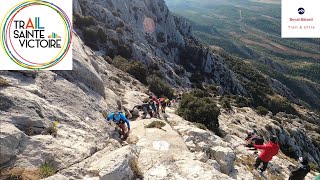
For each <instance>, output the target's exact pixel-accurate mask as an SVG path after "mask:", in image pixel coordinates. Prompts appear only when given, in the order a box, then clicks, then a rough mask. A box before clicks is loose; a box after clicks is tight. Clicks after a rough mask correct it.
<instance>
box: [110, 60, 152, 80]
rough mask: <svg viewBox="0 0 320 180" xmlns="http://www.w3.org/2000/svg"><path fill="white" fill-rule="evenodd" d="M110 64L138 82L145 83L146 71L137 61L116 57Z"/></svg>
mask: <svg viewBox="0 0 320 180" xmlns="http://www.w3.org/2000/svg"><path fill="white" fill-rule="evenodd" d="M112 64H113V65H114V66H115V67H116V68H118V69H121V70H122V71H125V72H127V73H129V74H131V75H132V76H133V77H135V78H136V79H138V80H139V81H140V82H142V83H144V84H146V83H147V79H146V77H147V70H146V68H145V66H144V65H143V64H142V63H141V62H139V61H128V60H127V59H125V58H123V57H121V56H117V57H115V58H114V59H113V61H112Z"/></svg>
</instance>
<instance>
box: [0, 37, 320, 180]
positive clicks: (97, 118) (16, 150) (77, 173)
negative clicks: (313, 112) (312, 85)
mask: <svg viewBox="0 0 320 180" xmlns="http://www.w3.org/2000/svg"><path fill="white" fill-rule="evenodd" d="M73 52H74V54H75V56H74V61H75V66H74V70H73V71H69V72H68V71H65V72H49V71H43V72H38V71H19V72H12V71H9V72H7V71H2V72H1V78H3V79H4V80H5V81H6V82H8V84H7V85H6V86H1V87H0V97H1V106H0V107H1V109H0V111H1V116H0V118H1V119H0V120H1V136H0V137H1V138H0V141H1V143H0V144H1V168H2V175H1V176H2V177H1V178H5V177H6V173H9V174H10V170H11V171H12V170H14V169H15V168H20V169H21V168H22V169H24V171H23V172H25V173H26V174H27V175H28V173H27V172H30V171H31V172H33V174H36V172H37V171H39V167H41V165H43V164H44V163H50V164H52V166H53V167H54V168H55V171H54V172H56V174H54V175H53V176H50V177H48V178H47V179H87V180H89V179H92V180H94V179H126V178H129V179H137V178H138V179H139V178H140V179H141V178H142V177H144V179H208V178H209V179H254V177H255V176H256V175H255V174H254V170H253V169H252V166H251V164H252V163H253V161H254V158H253V157H252V156H253V154H252V152H250V151H249V150H247V149H246V148H245V147H244V146H243V143H244V141H243V137H244V136H245V131H246V130H247V129H250V128H256V129H258V131H259V132H261V133H262V134H263V135H264V136H265V137H266V138H267V136H268V135H269V133H270V132H273V133H276V134H278V135H279V137H280V140H281V142H288V143H292V145H293V146H292V147H294V148H295V149H294V150H295V151H297V152H303V151H306V150H307V151H306V152H308V155H309V157H310V158H311V159H312V158H313V159H314V160H315V161H318V160H319V154H320V153H319V150H318V149H316V148H313V144H312V142H310V139H309V138H308V136H306V131H305V130H303V128H302V127H307V126H306V125H305V124H304V123H301V122H300V120H295V119H294V118H292V117H291V118H290V117H288V118H286V117H284V116H283V117H280V115H279V117H278V118H279V119H278V120H277V121H275V120H273V119H271V118H269V116H267V117H262V116H260V115H257V114H256V113H255V112H254V111H253V110H252V109H251V108H236V107H233V109H234V112H233V113H231V114H230V112H224V111H223V112H222V114H221V116H220V117H219V119H220V124H221V129H222V130H223V131H225V132H227V135H226V136H225V137H224V138H221V137H219V136H217V135H215V134H214V133H212V132H210V131H208V130H203V129H200V128H198V127H197V126H196V125H195V124H193V123H191V122H188V121H185V120H183V119H182V118H181V117H179V116H177V115H176V114H174V110H173V109H168V112H167V115H166V119H167V120H166V121H164V120H160V121H163V122H164V123H165V126H164V127H163V128H161V129H158V128H146V127H145V125H148V124H149V123H151V122H153V121H159V120H156V119H147V120H142V119H139V118H138V119H137V120H136V121H131V123H132V133H131V135H130V138H129V140H128V142H129V145H127V146H124V147H123V146H121V144H120V143H119V138H118V136H117V133H116V132H115V131H114V130H113V128H114V127H113V126H110V125H108V124H106V123H105V122H104V116H105V114H106V113H107V112H112V111H114V110H115V109H117V108H118V106H119V104H121V102H122V103H123V106H125V107H127V108H128V109H130V108H132V106H134V105H136V104H139V103H141V102H142V100H143V99H144V98H145V97H147V96H148V95H147V94H146V93H149V92H148V90H147V89H146V88H145V87H144V86H143V85H142V84H140V83H139V82H138V81H137V80H135V79H133V78H132V77H131V76H129V75H128V74H126V73H123V72H121V71H120V70H118V69H116V68H114V67H112V66H111V65H109V64H108V63H107V62H106V61H105V60H104V59H103V58H101V57H99V56H97V55H95V54H94V52H93V51H91V50H90V49H89V48H88V47H86V46H85V45H84V44H83V42H82V41H81V39H80V38H79V37H78V36H77V35H76V34H75V40H74V46H73ZM117 78H118V80H120V83H118V80H117ZM101 81H102V83H101ZM21 94H23V96H21ZM21 112H23V113H21ZM53 121H58V122H59V124H58V126H57V128H58V132H57V135H56V137H54V136H52V135H46V134H41V131H39V128H40V129H41V128H46V127H49V126H50V124H51V123H52V122H53ZM315 121H316V122H319V118H316V119H315ZM284 123H285V124H286V125H285V124H284ZM288 124H290V126H289V125H288ZM283 127H286V128H285V129H282V128H283ZM301 128H302V130H300V129H301ZM306 146H307V147H309V148H307V149H306ZM150 154H153V155H152V156H150ZM290 164H292V165H293V164H295V160H294V159H291V158H288V157H286V156H285V155H284V154H283V153H280V154H279V155H278V156H277V157H276V158H274V160H273V161H272V163H271V165H270V168H269V169H270V170H268V172H267V176H268V177H270V178H274V177H277V178H278V179H284V178H285V177H287V176H288V173H289V171H288V169H287V166H288V165H290ZM8 167H10V169H9V170H8V169H7V168H8ZM4 169H5V170H4ZM40 169H41V168H40ZM279 169H281V171H279ZM11 175H12V174H11ZM27 175H22V176H27ZM313 176H315V173H314V172H312V173H311V174H309V175H308V177H307V179H312V178H313ZM29 177H30V174H29ZM38 178H39V177H38V176H36V175H33V176H32V177H31V179H38Z"/></svg>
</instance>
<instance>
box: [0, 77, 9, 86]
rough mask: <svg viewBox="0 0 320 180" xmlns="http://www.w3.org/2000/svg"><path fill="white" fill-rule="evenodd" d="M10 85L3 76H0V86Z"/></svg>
mask: <svg viewBox="0 0 320 180" xmlns="http://www.w3.org/2000/svg"><path fill="white" fill-rule="evenodd" d="M4 86H10V84H9V82H8V81H7V80H5V79H4V78H2V77H0V87H4Z"/></svg>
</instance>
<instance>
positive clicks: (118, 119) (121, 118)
mask: <svg viewBox="0 0 320 180" xmlns="http://www.w3.org/2000/svg"><path fill="white" fill-rule="evenodd" d="M110 120H112V121H113V122H115V123H116V124H117V125H118V127H119V128H120V129H121V132H120V137H121V138H122V139H123V140H126V139H127V137H128V136H129V133H130V123H129V120H128V119H127V118H126V116H125V115H124V114H123V113H122V112H115V113H110V114H109V115H108V117H107V119H106V121H107V122H108V121H110ZM125 124H127V127H126V126H125Z"/></svg>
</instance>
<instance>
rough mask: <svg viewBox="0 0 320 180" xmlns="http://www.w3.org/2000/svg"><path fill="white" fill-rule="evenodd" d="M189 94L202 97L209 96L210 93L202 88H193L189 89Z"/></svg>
mask: <svg viewBox="0 0 320 180" xmlns="http://www.w3.org/2000/svg"><path fill="white" fill-rule="evenodd" d="M191 94H192V95H193V96H195V97H199V98H203V97H210V94H209V93H208V91H205V90H202V89H195V90H193V91H191Z"/></svg>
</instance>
